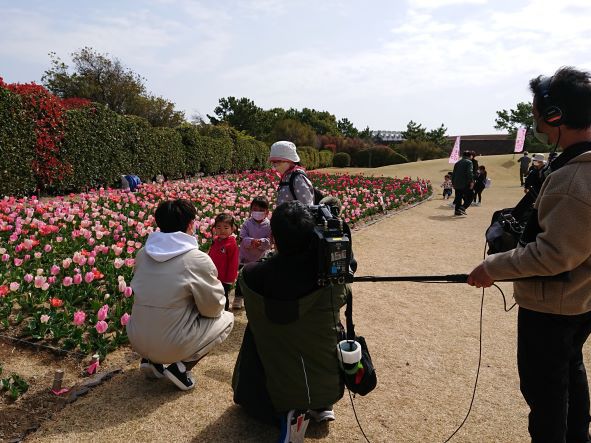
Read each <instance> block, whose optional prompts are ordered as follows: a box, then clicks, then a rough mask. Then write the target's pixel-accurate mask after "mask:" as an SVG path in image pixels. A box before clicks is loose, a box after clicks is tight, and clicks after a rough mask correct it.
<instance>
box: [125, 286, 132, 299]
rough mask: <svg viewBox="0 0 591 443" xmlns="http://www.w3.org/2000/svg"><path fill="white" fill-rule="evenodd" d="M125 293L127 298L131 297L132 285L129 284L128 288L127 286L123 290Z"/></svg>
mask: <svg viewBox="0 0 591 443" xmlns="http://www.w3.org/2000/svg"><path fill="white" fill-rule="evenodd" d="M123 295H124V296H125V297H126V298H129V297H131V296H132V295H133V289H131V286H128V287H127V288H125V290H124V291H123Z"/></svg>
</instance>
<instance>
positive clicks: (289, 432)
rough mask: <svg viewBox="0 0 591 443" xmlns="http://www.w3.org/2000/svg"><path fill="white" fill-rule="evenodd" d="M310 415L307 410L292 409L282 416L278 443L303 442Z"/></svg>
mask: <svg viewBox="0 0 591 443" xmlns="http://www.w3.org/2000/svg"><path fill="white" fill-rule="evenodd" d="M309 421H310V416H309V415H308V413H307V411H296V410H294V409H292V410H291V411H289V412H288V413H287V414H285V415H283V417H281V435H280V436H279V440H278V443H303V442H304V438H305V436H306V429H307V428H308V423H309Z"/></svg>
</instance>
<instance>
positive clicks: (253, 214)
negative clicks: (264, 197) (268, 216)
mask: <svg viewBox="0 0 591 443" xmlns="http://www.w3.org/2000/svg"><path fill="white" fill-rule="evenodd" d="M250 216H251V217H252V218H254V219H255V220H256V221H261V220H264V218H265V213H264V212H259V211H253V212H251V213H250Z"/></svg>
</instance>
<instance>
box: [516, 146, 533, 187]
mask: <svg viewBox="0 0 591 443" xmlns="http://www.w3.org/2000/svg"><path fill="white" fill-rule="evenodd" d="M517 163H519V181H520V182H521V186H523V184H524V180H525V177H527V173H528V172H529V164H530V163H531V158H529V156H528V153H527V151H523V157H521V158H520V159H519V160H517Z"/></svg>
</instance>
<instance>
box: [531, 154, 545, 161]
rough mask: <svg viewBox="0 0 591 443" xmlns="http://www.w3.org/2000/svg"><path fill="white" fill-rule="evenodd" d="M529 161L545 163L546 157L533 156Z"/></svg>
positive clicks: (541, 155) (540, 155)
mask: <svg viewBox="0 0 591 443" xmlns="http://www.w3.org/2000/svg"><path fill="white" fill-rule="evenodd" d="M531 159H532V160H533V161H535V162H542V163H546V156H545V155H544V154H534V155H533V157H532V158H531Z"/></svg>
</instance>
